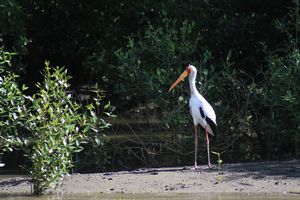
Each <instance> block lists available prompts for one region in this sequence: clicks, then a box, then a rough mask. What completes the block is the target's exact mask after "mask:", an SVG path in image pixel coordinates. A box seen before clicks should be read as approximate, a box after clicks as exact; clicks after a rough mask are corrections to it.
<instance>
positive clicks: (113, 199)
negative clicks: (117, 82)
mask: <svg viewBox="0 0 300 200" xmlns="http://www.w3.org/2000/svg"><path fill="white" fill-rule="evenodd" d="M0 199H1V200H81V199H84V200H85V199H91V200H96V199H97V200H98V199H101V200H200V199H201V200H280V199H285V200H299V199H300V195H297V194H295V195H267V194H261V195H258V194H245V193H241V194H223V193H218V194H177V193H174V194H89V195H87V194H85V195H59V196H52V195H51V196H48V195H45V196H39V197H35V196H24V195H19V196H0Z"/></svg>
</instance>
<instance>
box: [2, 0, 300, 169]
mask: <svg viewBox="0 0 300 200" xmlns="http://www.w3.org/2000/svg"><path fill="white" fill-rule="evenodd" d="M299 23H300V20H299V2H298V1H297V0H294V1H286V0H277V1H271V0H266V1H258V0H177V1H176V0H165V1H151V0H143V1H115V0H112V1H94V0H86V1H79V0H74V1H66V0H50V1H49V0H47V1H46V0H28V1H17V0H0V41H1V46H3V49H4V50H5V51H9V52H16V53H17V55H16V56H14V60H13V67H14V71H15V72H16V73H18V74H19V75H20V79H19V80H20V82H21V83H25V84H26V85H28V86H29V90H28V91H27V92H28V93H34V92H35V91H36V90H37V88H36V87H35V86H34V84H35V83H36V82H37V81H41V80H42V78H43V77H42V75H41V71H42V69H43V66H44V64H43V63H44V62H45V60H49V61H50V63H51V65H53V66H55V65H59V66H65V67H66V68H67V69H68V72H69V74H70V75H71V76H72V79H71V87H72V88H73V89H74V91H76V92H77V93H78V95H80V94H84V92H85V91H84V88H86V87H88V86H90V85H94V84H95V83H98V85H100V86H101V88H102V89H103V90H104V91H105V95H106V99H107V101H108V100H109V101H110V102H111V105H113V106H114V107H115V108H116V109H115V112H116V114H117V115H118V116H119V117H118V118H117V119H115V121H112V124H113V126H112V130H111V132H108V133H107V135H106V136H103V141H104V142H105V144H106V145H105V146H104V148H103V149H101V150H97V149H96V148H95V149H89V148H88V146H87V147H86V149H87V150H86V151H85V152H84V153H82V154H81V155H77V159H78V160H79V161H78V168H79V169H82V170H84V169H87V168H88V169H90V168H93V169H97V170H112V169H120V168H126V167H127V168H133V167H137V166H160V165H175V164H188V163H192V158H193V156H192V151H193V145H192V142H193V138H192V137H193V135H192V126H191V125H192V124H191V120H190V118H189V115H188V107H187V99H188V84H186V83H184V84H181V85H180V86H179V87H177V88H176V90H175V91H174V92H173V93H167V90H168V88H169V86H170V85H171V84H172V82H173V81H174V80H175V79H176V78H177V76H178V75H179V74H180V73H181V72H182V71H183V70H184V68H185V67H186V65H187V64H189V63H190V64H193V65H195V66H196V67H197V69H198V77H197V81H198V82H197V85H198V88H199V90H200V91H201V93H202V94H203V95H204V96H205V98H206V99H207V100H208V101H209V102H210V103H211V104H212V106H213V107H214V109H215V111H216V114H217V123H218V130H219V135H218V136H217V138H216V139H214V138H213V141H212V150H214V151H218V152H224V153H223V154H222V157H223V160H224V161H225V162H236V161H251V160H261V159H264V160H265V159H286V158H295V157H299V154H300V147H299V146H300V123H299V122H300V104H299V98H300V95H299V94H300V93H299V92H300V64H299V62H300V52H299V49H298V43H299V41H298V33H299ZM138 112H139V114H136V113H138ZM153 116H154V117H153ZM139 119H146V121H147V123H140V124H138V123H137V121H138V120H139ZM157 121H158V122H159V123H157ZM114 122H115V123H116V124H114ZM118 122H119V124H118ZM116 127H119V129H118V128H116ZM121 129H122V130H123V133H122V132H121V131H118V130H121ZM157 133H159V134H157ZM112 135H113V136H115V137H109V136H112ZM118 135H119V136H121V135H123V136H124V137H119V138H117V139H116V136H118ZM128 135H129V136H128ZM142 135H143V136H142ZM144 135H146V136H147V137H146V136H144ZM151 135H158V136H157V137H156V138H154V139H153V138H152V137H151ZM200 140H201V143H200V145H201V153H200V154H201V155H200V159H201V162H205V160H206V158H205V153H203V152H204V149H205V148H204V145H205V143H204V137H203V132H202V134H201V135H200ZM86 158H87V159H86ZM85 159H86V160H85ZM87 161H89V162H87ZM90 161H94V162H90ZM80 163H81V164H80Z"/></svg>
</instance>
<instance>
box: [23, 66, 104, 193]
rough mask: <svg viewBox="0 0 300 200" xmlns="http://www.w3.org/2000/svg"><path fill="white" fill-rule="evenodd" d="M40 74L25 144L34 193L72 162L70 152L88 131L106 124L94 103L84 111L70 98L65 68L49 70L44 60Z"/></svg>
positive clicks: (52, 183) (78, 147) (55, 179)
mask: <svg viewBox="0 0 300 200" xmlns="http://www.w3.org/2000/svg"><path fill="white" fill-rule="evenodd" d="M43 75H44V82H43V83H42V84H41V83H37V84H36V85H37V87H38V89H39V91H38V92H37V93H36V94H35V95H34V96H33V97H32V99H31V101H32V102H31V104H32V105H31V106H30V112H29V117H28V120H27V121H26V128H27V130H28V131H29V132H30V140H31V141H32V144H30V145H27V146H25V147H24V151H25V153H26V155H27V156H28V158H29V160H30V161H31V166H30V167H29V174H30V175H31V176H32V177H33V184H34V193H35V194H42V193H43V192H44V191H45V190H46V189H47V188H49V187H55V186H56V185H57V184H58V183H59V180H61V179H63V177H64V175H65V174H67V173H68V172H69V170H70V169H71V167H72V166H73V162H72V156H73V154H74V153H76V152H80V151H81V150H82V149H83V148H82V146H81V143H82V142H86V141H87V138H88V135H89V134H91V132H97V131H98V129H99V130H102V129H104V128H106V127H107V124H106V123H105V122H104V121H103V120H101V122H99V121H98V118H97V116H96V114H95V111H94V106H93V104H88V105H87V106H86V111H84V109H82V107H81V105H79V104H78V103H76V102H75V101H74V100H73V99H72V95H71V94H70V93H69V91H68V90H69V87H70V85H69V83H68V80H69V79H70V77H69V76H68V75H67V71H66V70H65V69H64V68H59V67H56V68H54V69H53V70H52V69H51V68H50V66H49V63H48V62H46V67H45V70H44V72H43ZM96 101H97V102H98V99H96ZM97 102H96V103H97ZM98 103H99V102H98ZM99 125H100V126H99Z"/></svg>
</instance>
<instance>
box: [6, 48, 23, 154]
mask: <svg viewBox="0 0 300 200" xmlns="http://www.w3.org/2000/svg"><path fill="white" fill-rule="evenodd" d="M13 55H15V54H14V53H9V52H5V51H3V49H2V48H0V127H1V128H0V154H1V153H3V152H5V151H7V150H9V151H12V149H13V148H16V147H17V146H20V143H22V142H21V139H22V137H21V135H20V133H19V131H20V130H21V129H24V126H25V125H24V123H25V122H26V120H27V117H28V116H27V108H26V105H25V101H26V99H25V97H26V96H24V94H23V91H24V90H25V89H26V87H25V86H24V85H23V87H22V88H21V89H20V88H19V85H18V84H17V81H16V80H17V78H18V76H17V75H16V74H14V73H13V72H12V70H11V58H12V56H13Z"/></svg>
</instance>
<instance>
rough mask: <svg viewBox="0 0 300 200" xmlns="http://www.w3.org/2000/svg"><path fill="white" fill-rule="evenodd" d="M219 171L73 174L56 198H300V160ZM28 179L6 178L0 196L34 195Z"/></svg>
mask: <svg viewBox="0 0 300 200" xmlns="http://www.w3.org/2000/svg"><path fill="white" fill-rule="evenodd" d="M217 177H218V170H217V169H213V170H211V169H208V168H207V167H206V166H204V165H203V166H200V169H197V170H190V169H189V167H169V168H153V169H152V168H145V169H137V170H134V171H121V172H109V173H93V174H72V175H70V176H67V177H66V178H65V180H64V181H63V183H62V185H61V186H59V187H58V188H56V189H55V190H49V191H47V193H52V194H68V195H73V194H94V193H99V194H100V193H103V194H110V193H122V194H143V193H159V194H161V193H165V194H168V193H259V194H282V195H284V194H294V195H299V197H300V160H290V161H270V162H252V163H236V164H224V165H222V174H221V175H220V178H221V179H220V181H219V182H218V181H217ZM30 193H31V186H30V179H29V178H28V177H20V176H14V177H11V178H9V177H6V178H4V179H1V180H0V194H2V195H3V194H30Z"/></svg>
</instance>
